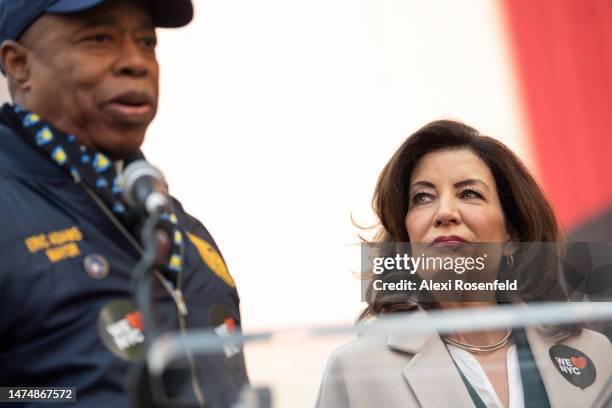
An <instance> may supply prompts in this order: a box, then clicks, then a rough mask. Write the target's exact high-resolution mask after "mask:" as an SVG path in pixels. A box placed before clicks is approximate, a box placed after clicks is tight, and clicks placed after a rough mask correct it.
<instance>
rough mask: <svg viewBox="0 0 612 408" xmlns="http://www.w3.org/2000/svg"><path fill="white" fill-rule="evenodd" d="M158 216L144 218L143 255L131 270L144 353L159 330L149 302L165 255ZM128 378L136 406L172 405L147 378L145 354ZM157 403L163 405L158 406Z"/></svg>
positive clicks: (157, 213)
mask: <svg viewBox="0 0 612 408" xmlns="http://www.w3.org/2000/svg"><path fill="white" fill-rule="evenodd" d="M160 219H161V216H160V213H159V212H158V211H156V212H154V213H153V214H151V215H150V216H149V217H147V219H146V221H145V223H144V225H143V227H142V230H141V234H140V238H141V243H142V247H143V253H142V257H141V258H140V260H139V261H138V263H137V264H136V265H135V266H134V268H133V269H132V293H133V296H134V299H135V301H136V307H137V308H138V310H139V311H140V312H141V313H142V319H143V326H144V342H143V347H144V355H145V356H146V355H147V354H148V351H149V349H150V347H151V344H153V343H154V342H155V340H156V339H157V338H158V337H159V333H160V332H159V330H158V328H157V325H156V322H155V318H154V313H153V302H152V297H153V293H152V292H153V291H152V288H153V285H152V276H153V274H154V271H155V269H156V268H157V267H162V268H163V267H165V266H164V265H162V263H163V262H162V261H161V260H162V259H165V258H167V255H168V254H165V253H162V252H161V250H162V248H161V245H160V244H161V242H160V240H159V238H158V235H157V231H158V229H159V221H160ZM131 380H132V381H131V382H132V384H133V386H134V388H135V392H134V398H135V401H136V403H137V405H138V406H142V407H148V406H153V405H152V404H155V405H154V406H156V407H159V406H164V407H166V406H171V405H170V402H169V401H168V400H167V398H166V396H165V394H164V392H163V391H160V390H159V389H158V387H157V386H156V385H157V384H156V383H155V381H154V380H153V379H152V378H151V377H150V375H149V371H148V368H147V362H146V357H145V358H144V359H143V361H142V362H139V363H138V364H137V365H136V366H135V368H134V370H133V373H132V375H131ZM147 388H148V389H147ZM151 398H152V400H151ZM162 401H163V402H162ZM160 402H162V404H163V405H158V404H159V403H160Z"/></svg>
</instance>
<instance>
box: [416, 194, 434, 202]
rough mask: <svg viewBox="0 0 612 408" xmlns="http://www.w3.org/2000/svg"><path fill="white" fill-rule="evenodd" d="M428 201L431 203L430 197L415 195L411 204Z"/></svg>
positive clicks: (428, 195) (427, 195)
mask: <svg viewBox="0 0 612 408" xmlns="http://www.w3.org/2000/svg"><path fill="white" fill-rule="evenodd" d="M429 201H431V196H430V194H427V193H417V194H415V195H414V197H412V204H422V203H426V202H429Z"/></svg>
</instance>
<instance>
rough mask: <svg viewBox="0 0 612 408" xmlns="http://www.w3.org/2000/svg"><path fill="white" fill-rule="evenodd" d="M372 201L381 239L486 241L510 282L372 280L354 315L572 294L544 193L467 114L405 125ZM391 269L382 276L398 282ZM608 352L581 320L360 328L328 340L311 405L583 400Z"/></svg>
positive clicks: (432, 249)
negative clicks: (438, 284) (413, 331)
mask: <svg viewBox="0 0 612 408" xmlns="http://www.w3.org/2000/svg"><path fill="white" fill-rule="evenodd" d="M373 208H374V211H375V212H376V214H377V216H378V218H379V220H380V230H379V232H378V234H377V235H376V238H375V240H374V241H375V242H374V243H375V244H379V245H380V247H381V248H389V246H391V247H393V245H394V244H396V243H408V245H409V247H410V248H411V251H412V252H413V254H414V252H415V251H416V249H415V248H419V253H420V250H421V249H422V251H423V253H424V254H425V253H427V254H440V253H446V254H448V253H450V252H453V251H458V250H463V249H465V248H472V249H473V248H474V247H478V243H483V244H481V247H485V248H491V245H493V246H494V247H496V248H499V251H497V252H496V251H492V254H490V255H492V256H490V257H489V258H488V265H489V267H488V269H487V273H488V275H487V279H489V278H491V277H493V278H495V279H500V280H501V279H506V280H508V281H509V282H510V281H515V282H516V289H515V290H514V291H506V292H503V293H501V292H500V291H492V290H491V291H489V292H490V294H491V296H490V297H484V298H483V297H482V292H470V293H478V294H479V296H480V297H476V296H475V295H473V294H468V295H467V296H466V293H467V292H465V291H463V292H461V293H460V295H461V296H459V297H452V296H449V295H448V293H447V294H446V295H447V296H446V297H444V296H440V292H439V291H438V293H433V295H432V293H429V295H431V296H430V297H426V298H424V297H423V296H414V295H415V293H414V291H408V290H406V291H403V292H397V291H395V292H393V293H390V292H389V291H386V290H375V289H377V288H375V286H374V285H372V286H370V288H369V289H368V292H367V297H366V300H367V302H368V306H367V307H366V309H365V310H364V311H363V313H362V314H361V316H360V319H366V318H370V317H371V318H376V317H379V316H382V315H386V314H390V313H398V312H414V313H415V314H420V313H423V312H426V311H427V310H431V309H443V310H450V309H458V308H469V307H473V306H480V307H483V306H491V307H493V306H495V305H497V304H498V303H520V302H536V301H548V300H556V301H559V300H565V299H567V297H566V295H565V290H564V285H563V284H562V281H561V276H560V268H559V262H558V259H559V258H558V256H559V252H560V251H561V242H560V241H561V234H560V231H559V227H558V223H557V220H556V218H555V215H554V212H553V210H552V208H551V206H550V204H549V203H548V201H547V200H546V198H545V197H544V195H543V193H542V191H541V190H540V188H539V187H538V185H537V183H536V182H535V180H534V179H533V177H532V176H531V175H530V173H529V171H528V170H527V169H526V167H525V166H524V165H523V163H522V162H521V161H520V159H518V158H517V157H516V155H515V154H514V153H513V152H512V151H511V150H510V149H508V148H507V147H506V146H504V145H503V144H502V143H500V142H499V141H497V140H495V139H493V138H491V137H487V136H483V135H480V134H479V133H478V131H476V130H475V129H473V128H471V127H469V126H467V125H464V124H462V123H459V122H455V121H449V120H443V121H436V122H432V123H430V124H428V125H426V126H424V127H423V128H421V129H420V130H418V131H417V132H415V133H414V134H413V135H411V136H410V137H409V138H408V139H407V140H406V141H405V142H404V143H403V144H402V145H401V146H400V148H399V149H398V151H397V152H396V153H395V154H394V155H393V157H392V158H391V160H390V161H389V162H388V164H387V165H386V166H385V168H384V169H383V171H382V173H381V175H380V177H379V179H378V183H377V186H376V190H375V193H374V199H373ZM384 251H385V250H383V252H384ZM397 273H398V272H397V271H392V272H391V273H390V274H387V275H381V279H380V281H381V282H384V281H385V280H386V281H395V282H397V281H398V279H397ZM419 275H421V276H420V278H423V280H424V279H426V278H427V277H431V276H430V275H427V273H425V274H423V273H421V271H419ZM400 276H401V274H400ZM465 276H466V277H468V276H469V273H466V274H465ZM493 278H491V279H493ZM468 280H469V279H468ZM455 295H457V294H456V293H455ZM470 296H472V297H470ZM408 319H409V318H408ZM610 361H612V348H611V347H610V342H609V341H608V339H607V338H605V337H604V336H602V335H599V334H597V333H595V332H592V331H589V330H586V329H582V328H581V327H578V326H564V327H547V328H539V329H538V330H536V329H525V330H512V329H511V328H510V327H508V328H506V329H501V330H498V329H492V330H480V331H470V332H460V333H446V334H444V335H439V334H438V333H431V335H427V336H421V335H415V336H393V335H389V336H386V337H385V338H383V337H379V336H378V337H377V336H375V337H363V338H359V339H357V340H356V341H354V342H352V343H349V344H347V345H345V346H342V347H341V348H340V349H338V350H337V351H336V352H334V354H333V355H332V357H331V359H330V361H329V363H328V366H327V368H326V371H325V375H324V378H323V382H322V385H321V390H320V394H319V400H318V404H317V406H318V407H347V406H351V407H413V406H414V407H417V406H473V405H475V406H478V407H483V406H485V407H491V406H492V407H511V408H517V407H528V406H542V407H545V406H590V404H591V403H592V401H594V399H595V398H596V397H597V395H598V393H599V392H600V390H601V388H602V387H603V386H604V384H605V383H606V381H607V380H608V378H609V377H610V375H611V372H612V370H611V363H610ZM434 373H435V375H434Z"/></svg>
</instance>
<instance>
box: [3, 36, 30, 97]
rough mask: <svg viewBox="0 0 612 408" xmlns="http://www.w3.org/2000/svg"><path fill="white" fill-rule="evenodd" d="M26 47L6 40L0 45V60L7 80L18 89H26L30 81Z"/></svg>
mask: <svg viewBox="0 0 612 408" xmlns="http://www.w3.org/2000/svg"><path fill="white" fill-rule="evenodd" d="M28 57H29V53H28V49H27V48H26V47H25V46H23V45H22V44H20V43H18V42H17V41H13V40H6V41H4V42H3V43H2V45H0V62H1V63H2V69H3V70H4V72H5V74H6V76H7V78H8V80H9V82H12V85H14V86H15V87H16V88H18V89H22V90H24V89H27V88H28V87H29V86H30V85H29V81H30V65H29V63H28Z"/></svg>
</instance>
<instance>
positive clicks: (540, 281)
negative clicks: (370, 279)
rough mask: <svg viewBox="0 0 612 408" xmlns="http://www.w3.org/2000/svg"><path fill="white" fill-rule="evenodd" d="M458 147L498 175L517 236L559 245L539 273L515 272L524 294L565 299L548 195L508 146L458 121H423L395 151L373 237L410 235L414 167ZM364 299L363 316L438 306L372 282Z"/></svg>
mask: <svg viewBox="0 0 612 408" xmlns="http://www.w3.org/2000/svg"><path fill="white" fill-rule="evenodd" d="M455 149H469V150H470V151H472V152H473V153H474V154H476V155H477V156H478V157H479V158H480V159H482V160H483V161H484V163H485V164H486V165H487V166H488V167H489V169H490V171H491V173H492V174H493V177H494V179H495V183H496V186H497V192H498V195H499V201H500V203H501V206H502V210H503V213H504V216H505V220H506V226H507V228H508V231H509V233H510V235H511V236H512V237H513V239H514V240H515V241H518V242H529V243H535V244H537V243H548V244H546V245H545V246H546V247H547V248H550V247H551V246H552V247H553V248H555V251H553V252H557V253H553V254H550V255H551V256H547V257H540V259H539V262H541V264H540V265H538V267H537V270H538V273H537V274H534V273H528V274H527V273H524V274H522V275H520V276H515V277H516V278H518V281H519V288H520V289H519V293H520V300H522V301H527V302H533V301H545V300H567V295H566V292H565V290H564V288H563V285H562V284H561V273H560V267H559V262H558V260H559V257H558V256H559V253H560V251H561V233H560V229H559V225H558V222H557V219H556V217H555V214H554V211H553V209H552V207H551V205H550V204H549V202H548V200H547V199H546V197H545V196H544V194H543V193H542V191H541V190H540V188H539V186H538V184H537V183H536V181H535V180H534V178H533V177H532V175H531V174H530V172H529V170H528V169H527V168H526V167H525V165H524V164H523V162H522V161H521V160H520V159H519V158H518V157H517V156H516V155H515V154H514V153H513V152H512V151H511V150H510V149H509V148H508V147H506V146H505V145H504V144H502V143H501V142H499V141H498V140H496V139H494V138H492V137H488V136H484V135H481V134H479V132H478V131H477V130H476V129H474V128H472V127H470V126H467V125H465V124H463V123H460V122H456V121H452V120H439V121H435V122H431V123H429V124H427V125H425V126H424V127H422V128H421V129H419V130H418V131H416V132H415V133H414V134H412V135H411V136H410V137H408V138H407V139H406V141H405V142H404V143H403V144H402V145H401V146H400V148H399V149H398V150H397V151H396V152H395V154H394V155H393V157H391V160H389V162H388V163H387V165H386V166H385V167H384V169H383V170H382V172H381V174H380V176H379V178H378V182H377V184H376V189H375V191H374V197H373V199H372V208H373V209H374V211H375V213H376V215H377V216H378V219H379V221H380V227H379V229H378V231H377V234H376V235H375V238H374V239H373V242H372V243H373V244H387V243H395V242H409V241H410V237H409V236H408V231H407V230H406V226H405V219H406V214H407V213H408V207H409V193H408V190H409V185H410V177H411V174H412V171H413V169H414V168H415V166H416V165H417V163H418V162H419V160H420V159H421V158H422V157H423V156H424V155H426V154H428V153H431V152H434V151H439V150H455ZM557 250H558V251H557ZM533 261H534V259H533V258H530V259H517V262H516V263H515V264H514V266H513V268H512V269H513V271H514V273H515V274H516V273H520V271H521V262H522V263H523V267H524V266H525V265H524V264H525V263H527V262H530V263H531V265H530V267H531V268H530V270H531V271H533V270H534V268H533ZM502 269H504V268H503V263H502ZM523 270H524V268H523ZM503 273H506V274H509V273H510V271H509V270H503V271H500V276H501V274H503ZM506 276H508V275H506ZM366 301H367V303H368V306H367V307H366V308H365V310H363V312H362V313H361V315H360V316H359V320H362V319H365V318H367V317H371V316H376V315H381V314H387V313H394V312H400V311H412V310H416V309H431V308H435V307H436V306H435V303H419V302H418V301H414V300H411V298H410V297H409V296H407V297H405V298H400V299H398V297H397V296H392V297H388V296H385V295H384V294H383V293H381V292H376V291H374V290H372V287H371V286H370V287H369V288H368V291H367V295H366ZM577 332H579V330H578V329H573V328H572V329H559V328H557V329H555V330H552V332H551V333H550V334H551V335H562V336H563V335H572V334H577Z"/></svg>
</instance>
